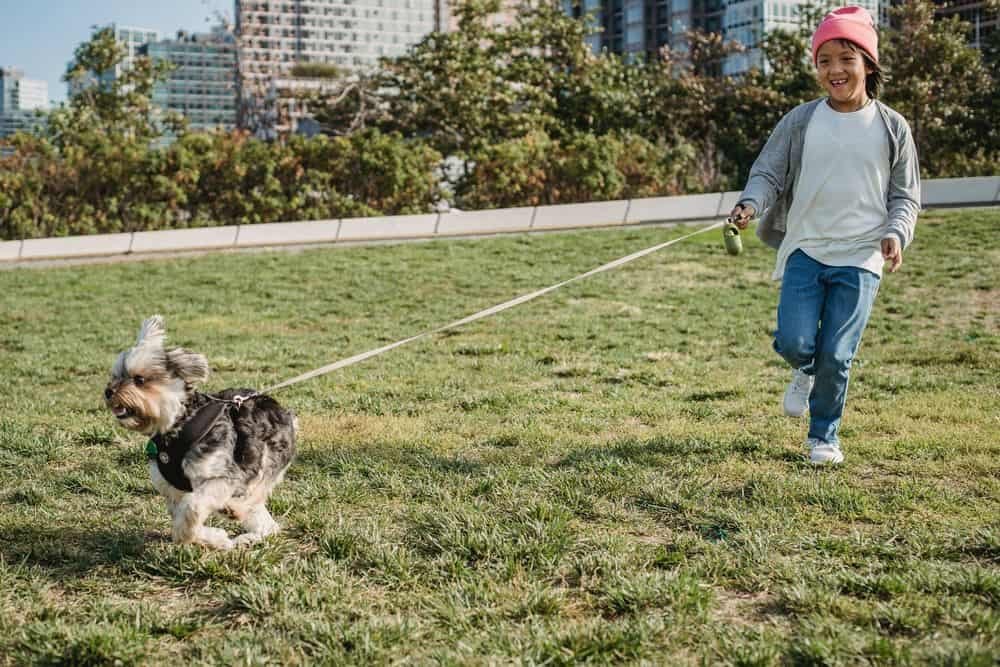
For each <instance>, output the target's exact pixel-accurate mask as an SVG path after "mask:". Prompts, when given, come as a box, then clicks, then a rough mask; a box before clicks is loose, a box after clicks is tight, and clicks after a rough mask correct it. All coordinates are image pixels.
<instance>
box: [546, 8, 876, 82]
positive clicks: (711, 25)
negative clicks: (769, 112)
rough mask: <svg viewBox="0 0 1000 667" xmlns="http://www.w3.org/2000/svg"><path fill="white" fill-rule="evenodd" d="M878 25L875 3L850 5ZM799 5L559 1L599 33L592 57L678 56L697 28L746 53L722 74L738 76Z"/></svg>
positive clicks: (790, 22)
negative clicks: (666, 51) (590, 20)
mask: <svg viewBox="0 0 1000 667" xmlns="http://www.w3.org/2000/svg"><path fill="white" fill-rule="evenodd" d="M853 2H854V3H855V4H858V5H860V6H862V7H865V8H866V9H868V11H870V12H871V13H872V16H873V17H875V18H876V21H878V20H879V19H880V17H881V14H880V10H881V9H882V4H883V3H880V0H853ZM806 4H809V3H807V2H803V1H800V0H563V7H564V9H565V10H566V12H567V13H568V14H569V15H571V16H576V17H581V16H584V15H586V14H590V15H592V16H593V17H594V20H595V22H596V24H597V26H598V27H600V28H601V29H602V31H601V32H600V33H598V34H594V35H591V36H590V38H589V43H590V46H591V48H592V49H593V50H594V52H595V53H599V52H601V51H609V52H612V53H621V54H644V55H645V56H646V57H655V56H656V54H657V52H658V51H659V50H660V49H661V48H662V47H664V46H670V47H671V48H672V49H674V50H675V51H676V52H678V53H681V54H683V53H684V52H685V51H686V49H687V40H686V38H685V33H686V32H687V31H689V30H693V29H697V30H701V31H703V32H712V33H719V34H721V35H722V36H723V38H724V39H725V40H726V41H736V42H739V43H740V44H742V45H743V46H745V47H746V48H747V51H746V52H745V53H742V54H734V55H732V56H730V57H729V58H728V59H727V60H726V62H725V63H723V65H722V73H724V74H729V75H738V74H741V73H743V72H746V71H748V70H749V69H751V68H753V67H758V68H762V67H764V65H765V64H764V56H763V52H762V51H761V48H760V44H761V40H762V39H763V38H764V36H765V35H767V34H768V33H770V32H772V31H774V30H788V31H794V30H797V29H798V27H799V13H798V8H799V6H801V5H806Z"/></svg>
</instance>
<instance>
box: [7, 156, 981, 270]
mask: <svg viewBox="0 0 1000 667" xmlns="http://www.w3.org/2000/svg"><path fill="white" fill-rule="evenodd" d="M922 185H923V187H922V192H923V197H922V198H923V202H922V204H923V206H924V207H925V208H953V207H961V206H998V205H1000V176H977V177H971V178H941V179H931V180H926V181H924V182H923V184H922ZM739 195H740V193H739V192H715V193H709V194H701V195H682V196H679V197H650V198H645V199H630V200H625V199H622V200H616V201H604V202H589V203H582V204H562V205H558V206H526V207H521V208H507V209H493V210H484V211H460V212H453V213H431V214H426V215H400V216H389V217H372V218H350V219H343V220H309V221H299V222H276V223H265V224H258V225H228V226H221V227H198V228H193V229H170V230H162V231H148V232H131V233H122V234H94V235H89V236H66V237H59V238H47V239H25V240H23V241H0V265H4V266H13V265H17V264H30V263H32V262H37V261H39V260H59V259H81V258H101V257H108V258H113V257H119V256H124V255H131V256H138V255H149V256H153V255H156V254H157V253H169V252H188V251H211V250H219V249H233V248H266V247H271V246H274V247H278V246H289V245H295V246H302V245H311V244H320V243H325V244H329V243H344V244H355V243H358V242H369V241H370V242H391V241H404V240H414V239H433V238H458V237H462V238H468V237H474V236H486V235H491V234H503V233H516V232H535V231H549V230H567V229H588V228H590V229H592V228H597V227H620V226H628V225H640V224H650V223H664V222H698V221H702V220H716V219H718V218H721V217H723V216H725V215H726V214H727V213H728V212H729V211H730V210H732V207H733V206H735V205H736V202H737V200H738V198H739Z"/></svg>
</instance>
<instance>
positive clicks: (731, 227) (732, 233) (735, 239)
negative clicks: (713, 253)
mask: <svg viewBox="0 0 1000 667" xmlns="http://www.w3.org/2000/svg"><path fill="white" fill-rule="evenodd" d="M722 240H723V241H725V243H726V252H728V253H729V254H730V255H738V254H740V253H741V252H743V239H741V238H740V228H739V227H737V226H736V225H735V224H733V221H732V220H731V219H730V220H727V221H726V224H725V225H723V226H722Z"/></svg>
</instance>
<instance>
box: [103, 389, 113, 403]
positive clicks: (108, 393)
mask: <svg viewBox="0 0 1000 667" xmlns="http://www.w3.org/2000/svg"><path fill="white" fill-rule="evenodd" d="M114 395H115V392H113V391H111V387H107V388H106V389H105V390H104V398H106V399H108V400H109V401H110V400H111V397H112V396H114Z"/></svg>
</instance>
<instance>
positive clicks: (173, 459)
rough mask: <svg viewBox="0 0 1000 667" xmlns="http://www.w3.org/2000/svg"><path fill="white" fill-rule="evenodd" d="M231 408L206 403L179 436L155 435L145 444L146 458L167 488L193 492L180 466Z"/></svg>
mask: <svg viewBox="0 0 1000 667" xmlns="http://www.w3.org/2000/svg"><path fill="white" fill-rule="evenodd" d="M232 406H233V402H231V401H219V400H213V401H209V402H208V403H206V404H205V405H203V406H201V407H200V408H199V409H198V411H197V412H195V413H194V414H193V415H192V416H191V418H190V419H188V421H187V423H186V424H184V427H183V428H181V430H180V433H178V434H177V435H175V436H173V437H171V438H164V437H163V434H162V433H157V434H156V435H155V436H153V438H152V439H151V440H150V441H149V442H147V443H146V456H147V457H148V458H151V459H156V467H157V468H159V470H160V474H161V475H163V479H165V480H167V482H169V483H170V486H172V487H174V488H175V489H180V490H181V491H188V492H190V491H193V490H194V489H193V488H192V486H191V480H189V479H188V477H187V475H185V474H184V469H183V468H182V467H181V463H182V462H183V461H184V457H185V456H187V453H188V452H189V451H190V450H191V448H192V447H194V446H195V445H197V444H198V443H199V442H201V439H202V438H204V437H205V435H206V434H207V433H208V432H209V431H211V430H212V427H213V426H215V424H216V423H217V422H218V421H219V419H220V418H222V415H227V414H229V409H230V408H231V407H232Z"/></svg>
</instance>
